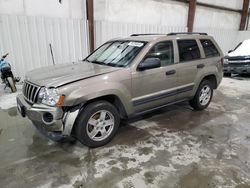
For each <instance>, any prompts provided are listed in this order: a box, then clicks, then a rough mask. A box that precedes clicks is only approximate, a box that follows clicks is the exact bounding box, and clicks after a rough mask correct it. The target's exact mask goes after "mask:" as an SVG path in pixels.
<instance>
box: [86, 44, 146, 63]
mask: <svg viewBox="0 0 250 188" xmlns="http://www.w3.org/2000/svg"><path fill="white" fill-rule="evenodd" d="M145 44H146V43H145V42H135V41H113V42H107V43H105V44H104V45H102V46H101V47H100V48H98V49H97V50H96V51H95V52H93V53H92V54H91V55H90V56H89V57H88V58H87V59H86V61H88V62H91V63H97V64H103V65H109V66H114V67H126V66H127V65H129V64H130V63H131V61H132V60H133V59H134V58H135V57H136V56H137V54H138V53H139V52H140V51H141V49H142V48H143V47H144V46H145Z"/></svg>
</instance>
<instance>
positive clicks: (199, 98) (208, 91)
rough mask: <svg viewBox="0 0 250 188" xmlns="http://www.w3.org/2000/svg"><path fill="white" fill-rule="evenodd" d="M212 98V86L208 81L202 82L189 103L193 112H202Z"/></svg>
mask: <svg viewBox="0 0 250 188" xmlns="http://www.w3.org/2000/svg"><path fill="white" fill-rule="evenodd" d="M212 98H213V86H212V84H211V82H210V81H209V80H203V81H202V82H201V84H200V85H199V87H198V89H197V91H196V94H195V96H194V98H193V99H192V100H191V101H189V103H190V106H191V107H193V108H194V109H195V110H198V111H200V110H204V109H205V108H207V107H208V105H209V104H210V102H211V100H212Z"/></svg>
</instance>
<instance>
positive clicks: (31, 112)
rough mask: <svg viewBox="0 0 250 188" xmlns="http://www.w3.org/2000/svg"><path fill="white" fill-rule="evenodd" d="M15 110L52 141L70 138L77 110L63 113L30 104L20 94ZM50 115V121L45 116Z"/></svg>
mask: <svg viewBox="0 0 250 188" xmlns="http://www.w3.org/2000/svg"><path fill="white" fill-rule="evenodd" d="M17 109H18V112H19V114H21V116H22V117H26V116H27V117H28V118H29V119H30V120H31V121H32V122H33V124H34V125H35V127H36V128H37V129H38V130H39V131H40V132H41V133H43V134H44V135H46V136H48V137H49V138H51V139H53V140H57V139H60V138H65V137H68V136H71V130H72V128H73V125H74V121H75V119H76V117H77V115H78V112H79V110H76V111H74V112H63V110H62V109H61V108H57V107H49V106H46V105H43V104H30V103H28V102H27V101H26V100H25V99H24V97H23V95H22V94H20V95H18V96H17ZM48 114H49V115H50V116H49V117H50V121H49V122H48V120H46V118H45V117H46V115H48Z"/></svg>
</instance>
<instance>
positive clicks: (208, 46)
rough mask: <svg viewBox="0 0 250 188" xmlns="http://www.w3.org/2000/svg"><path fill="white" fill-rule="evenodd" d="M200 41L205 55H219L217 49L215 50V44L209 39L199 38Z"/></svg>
mask: <svg viewBox="0 0 250 188" xmlns="http://www.w3.org/2000/svg"><path fill="white" fill-rule="evenodd" d="M200 41H201V44H202V47H203V49H204V52H205V56H206V57H216V56H220V53H219V51H218V50H217V48H216V47H215V45H214V44H213V42H212V41H211V40H208V39H201V40H200Z"/></svg>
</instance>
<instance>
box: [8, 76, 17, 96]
mask: <svg viewBox="0 0 250 188" xmlns="http://www.w3.org/2000/svg"><path fill="white" fill-rule="evenodd" d="M7 82H8V85H9V87H10V89H11V91H12V93H15V92H16V85H15V82H14V79H13V78H12V77H7Z"/></svg>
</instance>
